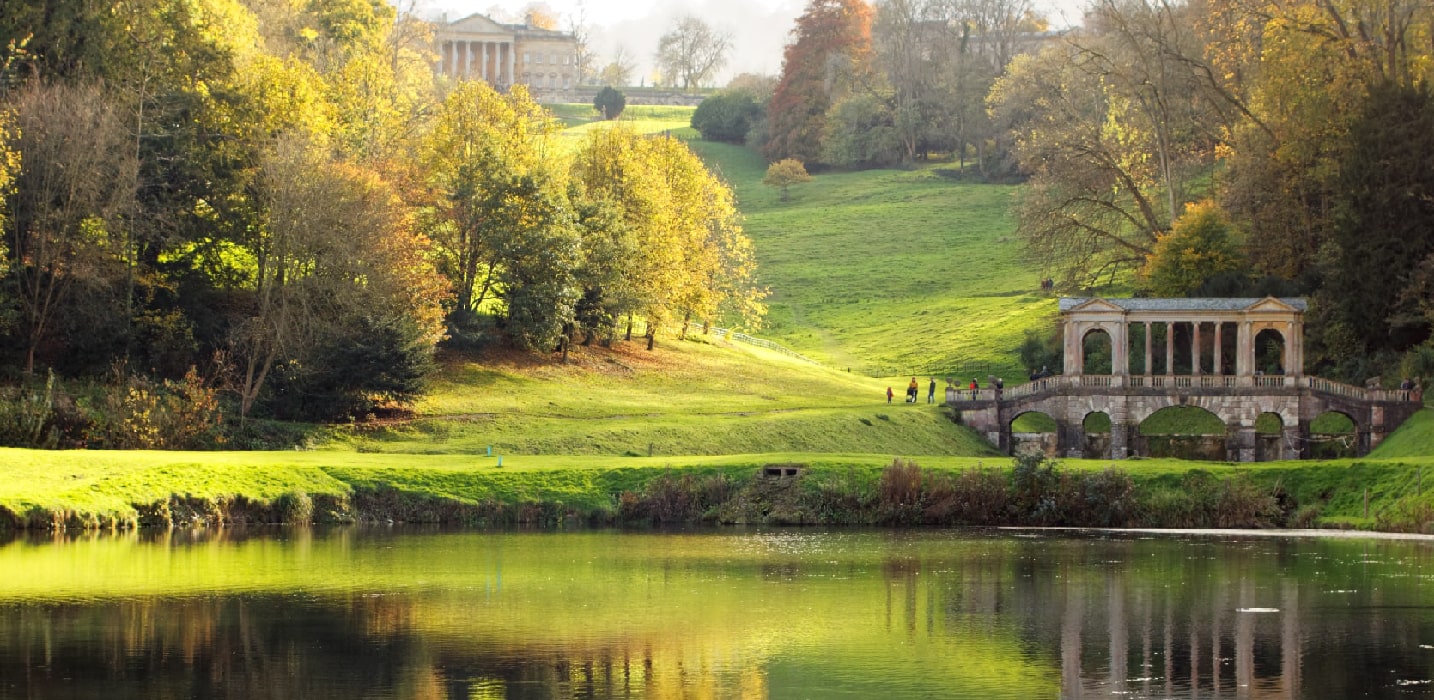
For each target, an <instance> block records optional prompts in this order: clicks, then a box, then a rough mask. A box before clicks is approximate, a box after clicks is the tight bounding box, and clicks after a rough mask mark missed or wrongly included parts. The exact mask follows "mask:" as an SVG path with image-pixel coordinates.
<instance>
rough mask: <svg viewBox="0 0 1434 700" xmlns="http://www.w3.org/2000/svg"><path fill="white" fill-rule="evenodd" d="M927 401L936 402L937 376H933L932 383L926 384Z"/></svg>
mask: <svg viewBox="0 0 1434 700" xmlns="http://www.w3.org/2000/svg"><path fill="white" fill-rule="evenodd" d="M926 403H936V377H932V378H931V383H930V384H927V385H926Z"/></svg>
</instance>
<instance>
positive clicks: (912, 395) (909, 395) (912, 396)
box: [906, 377, 921, 403]
mask: <svg viewBox="0 0 1434 700" xmlns="http://www.w3.org/2000/svg"><path fill="white" fill-rule="evenodd" d="M919 391H921V385H920V384H917V383H916V377H912V378H911V383H910V384H907V385H906V402H907V403H916V394H917V392H919Z"/></svg>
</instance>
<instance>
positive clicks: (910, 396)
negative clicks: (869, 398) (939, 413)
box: [886, 377, 936, 403]
mask: <svg viewBox="0 0 1434 700" xmlns="http://www.w3.org/2000/svg"><path fill="white" fill-rule="evenodd" d="M920 393H921V385H920V384H918V383H917V382H916V377H912V378H911V383H910V384H907V385H906V403H916V397H917V396H919V395H920ZM895 396H896V394H895V393H893V392H892V391H891V387H886V402H887V403H891V399H892V398H894V397H895ZM926 403H936V378H935V377H932V378H931V383H930V384H928V385H927V386H926Z"/></svg>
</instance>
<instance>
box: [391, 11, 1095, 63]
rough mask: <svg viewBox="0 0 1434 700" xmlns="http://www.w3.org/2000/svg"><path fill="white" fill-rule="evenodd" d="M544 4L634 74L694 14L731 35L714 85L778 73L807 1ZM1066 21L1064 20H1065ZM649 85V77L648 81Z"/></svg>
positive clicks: (600, 53) (604, 58)
mask: <svg viewBox="0 0 1434 700" xmlns="http://www.w3.org/2000/svg"><path fill="white" fill-rule="evenodd" d="M418 3H419V5H418V12H419V14H423V15H426V16H433V17H434V18H436V17H437V16H438V15H440V14H442V13H447V15H448V19H449V21H453V20H455V19H459V18H462V17H467V16H468V15H471V14H474V13H481V14H488V13H489V11H490V10H491V9H492V8H502V9H503V10H505V11H507V12H509V13H512V14H514V15H516V14H518V13H519V12H520V11H521V10H522V8H524V7H526V6H527V5H528V4H529V0H418ZM1036 3H1037V7H1038V8H1040V9H1042V10H1044V11H1046V12H1048V13H1050V14H1052V15H1053V17H1052V25H1054V26H1067V25H1069V24H1071V23H1073V22H1074V21H1076V19H1077V18H1079V16H1080V13H1079V11H1078V8H1080V7H1081V6H1082V5H1083V4H1084V0H1036ZM545 4H546V5H547V6H548V7H549V8H551V9H552V10H553V11H554V12H555V13H557V15H558V16H559V17H561V18H562V21H561V25H560V28H563V29H566V28H567V27H568V22H569V18H570V17H575V16H577V15H578V13H579V11H580V10H581V11H582V12H583V13H584V14H585V15H586V18H587V25H588V27H589V31H590V32H591V36H592V41H591V44H592V49H593V51H594V52H595V53H596V54H597V58H598V61H597V63H598V65H599V66H601V65H605V64H607V62H608V61H609V60H611V57H612V55H613V52H614V51H615V50H616V49H617V47H618V46H622V47H624V48H625V50H626V51H627V53H628V54H629V55H630V56H632V57H633V59H634V60H635V61H636V62H637V64H638V66H639V68H638V75H639V76H646V75H647V74H648V72H649V71H650V70H651V66H652V55H653V53H654V52H656V50H657V40H658V37H660V36H662V34H663V33H664V32H666V31H667V30H668V29H669V28H670V27H671V25H672V24H673V22H674V21H675V20H676V19H677V18H679V17H682V16H684V15H694V16H696V17H699V18H701V19H702V20H703V21H705V22H707V23H708V24H710V25H712V26H713V27H714V28H716V29H718V30H721V31H726V32H729V33H731V35H732V44H733V50H732V52H731V57H730V58H729V60H728V62H727V67H726V68H725V69H724V70H723V71H722V77H721V79H719V81H718V83H719V84H721V83H725V82H726V80H727V79H728V78H730V77H731V76H733V75H736V74H738V73H765V74H770V75H776V74H777V73H779V72H781V70H782V47H783V46H785V44H786V41H787V38H788V33H789V32H791V29H792V25H793V22H794V21H795V20H796V18H797V15H799V14H801V12H802V8H803V7H804V6H805V5H806V0H546V2H545ZM1063 17H1064V19H1063ZM648 80H649V81H650V78H648Z"/></svg>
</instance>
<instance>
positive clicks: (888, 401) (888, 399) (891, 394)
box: [886, 387, 896, 403]
mask: <svg viewBox="0 0 1434 700" xmlns="http://www.w3.org/2000/svg"><path fill="white" fill-rule="evenodd" d="M893 396H896V394H895V393H894V392H892V390H891V387H886V402H887V403H891V397H893Z"/></svg>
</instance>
